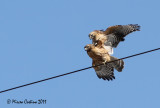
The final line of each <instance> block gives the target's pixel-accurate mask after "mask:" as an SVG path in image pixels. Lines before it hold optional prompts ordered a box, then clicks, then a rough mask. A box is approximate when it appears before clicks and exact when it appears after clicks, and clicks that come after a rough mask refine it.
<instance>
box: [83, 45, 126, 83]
mask: <svg viewBox="0 0 160 108" xmlns="http://www.w3.org/2000/svg"><path fill="white" fill-rule="evenodd" d="M84 48H85V50H86V51H87V54H88V55H89V57H91V58H92V66H93V68H94V70H95V71H96V74H97V76H98V77H99V78H102V79H103V80H108V81H109V80H113V79H115V76H114V68H115V69H116V70H117V71H118V72H121V71H122V69H123V68H124V62H123V60H117V58H115V57H113V56H110V55H109V54H108V51H107V50H106V49H105V48H104V47H103V46H101V45H97V46H95V45H93V44H88V45H86V46H85V47H84ZM114 60H117V61H115V62H111V63H106V62H109V61H114Z"/></svg>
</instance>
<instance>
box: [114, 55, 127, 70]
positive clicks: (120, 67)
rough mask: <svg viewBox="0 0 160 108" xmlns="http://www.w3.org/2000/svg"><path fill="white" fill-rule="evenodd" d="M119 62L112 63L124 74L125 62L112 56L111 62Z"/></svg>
mask: <svg viewBox="0 0 160 108" xmlns="http://www.w3.org/2000/svg"><path fill="white" fill-rule="evenodd" d="M114 60H117V61H115V62H112V65H113V67H114V68H115V69H116V70H117V71H118V72H122V70H123V68H124V62H123V60H118V59H117V58H116V57H113V56H111V61H114Z"/></svg>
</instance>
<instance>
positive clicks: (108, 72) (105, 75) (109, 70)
mask: <svg viewBox="0 0 160 108" xmlns="http://www.w3.org/2000/svg"><path fill="white" fill-rule="evenodd" d="M99 67H100V69H99V70H95V71H96V74H97V76H98V78H100V79H101V78H102V79H103V80H108V81H109V80H113V79H115V76H114V68H113V66H112V64H111V63H107V64H105V65H101V66H99Z"/></svg>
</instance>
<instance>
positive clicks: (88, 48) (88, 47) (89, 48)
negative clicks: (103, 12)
mask: <svg viewBox="0 0 160 108" xmlns="http://www.w3.org/2000/svg"><path fill="white" fill-rule="evenodd" d="M92 47H93V45H92V44H88V45H86V46H85V47H84V50H85V51H87V52H89V51H90V50H91V49H92Z"/></svg>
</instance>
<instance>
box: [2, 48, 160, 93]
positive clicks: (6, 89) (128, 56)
mask: <svg viewBox="0 0 160 108" xmlns="http://www.w3.org/2000/svg"><path fill="white" fill-rule="evenodd" d="M157 50H160V48H156V49H153V50H149V51H145V52H142V53H138V54H134V55H131V56H127V57H123V58H120V59H118V60H121V59H128V58H131V57H135V56H138V55H142V54H146V53H149V52H153V51H157ZM115 61H117V60H114V61H110V62H107V63H111V62H115ZM101 65H102V64H101ZM98 66H99V65H98ZM90 68H92V66H90V67H87V68H83V69H79V70H76V71H72V72H68V73H65V74H61V75H57V76H53V77H50V78H46V79H43V80H39V81H35V82H31V83H28V84H24V85H21V86H17V87H13V88H10V89H6V90H3V91H0V93H4V92H7V91H11V90H14V89H18V88H21V87H25V86H29V85H32V84H36V83H40V82H43V81H47V80H51V79H54V78H58V77H62V76H65V75H69V74H73V73H76V72H80V71H83V70H87V69H90Z"/></svg>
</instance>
